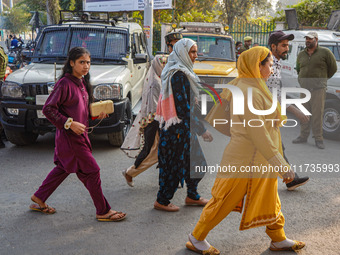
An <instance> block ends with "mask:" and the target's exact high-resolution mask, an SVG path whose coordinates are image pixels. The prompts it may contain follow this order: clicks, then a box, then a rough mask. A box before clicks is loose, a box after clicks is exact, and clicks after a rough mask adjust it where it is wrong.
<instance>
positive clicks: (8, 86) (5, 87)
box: [1, 81, 23, 98]
mask: <svg viewBox="0 0 340 255" xmlns="http://www.w3.org/2000/svg"><path fill="white" fill-rule="evenodd" d="M1 94H2V96H3V97H13V98H22V97H23V92H22V88H21V86H20V85H19V84H17V83H14V82H10V81H5V82H3V83H2V86H1Z"/></svg>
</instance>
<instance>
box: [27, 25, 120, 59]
mask: <svg viewBox="0 0 340 255" xmlns="http://www.w3.org/2000/svg"><path fill="white" fill-rule="evenodd" d="M41 38H42V42H41V43H40V47H39V48H38V49H37V51H36V52H35V55H34V57H37V58H39V59H40V60H39V61H49V60H51V59H53V58H57V59H63V58H65V57H66V56H67V52H68V50H69V49H71V48H73V47H84V48H86V49H88V50H89V51H90V53H91V58H92V59H93V60H96V59H97V60H98V59H100V60H120V59H121V58H122V57H124V56H126V55H127V31H125V30H118V29H116V30H114V29H109V30H107V31H106V33H105V30H104V28H102V29H87V28H71V30H70V33H69V31H68V28H65V29H64V30H50V31H45V32H44V35H43V36H42V37H41Z"/></svg>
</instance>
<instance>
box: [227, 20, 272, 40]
mask: <svg viewBox="0 0 340 255" xmlns="http://www.w3.org/2000/svg"><path fill="white" fill-rule="evenodd" d="M274 29H275V22H273V21H259V20H256V21H251V22H249V21H235V23H234V24H233V27H232V28H231V29H230V30H229V33H230V35H231V36H232V37H233V39H234V41H235V42H237V41H240V42H242V43H243V42H244V37H246V36H251V37H252V38H253V41H252V43H253V44H254V43H258V44H259V45H260V46H268V38H269V34H270V32H273V31H274Z"/></svg>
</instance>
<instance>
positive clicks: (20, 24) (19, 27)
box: [5, 7, 31, 34]
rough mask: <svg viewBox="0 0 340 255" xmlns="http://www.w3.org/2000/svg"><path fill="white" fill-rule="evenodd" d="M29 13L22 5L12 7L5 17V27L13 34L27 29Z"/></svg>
mask: <svg viewBox="0 0 340 255" xmlns="http://www.w3.org/2000/svg"><path fill="white" fill-rule="evenodd" d="M30 18H31V15H30V13H29V12H27V10H25V9H23V8H22V7H13V8H12V9H11V10H10V11H9V13H8V14H7V19H5V27H6V29H8V30H10V31H11V32H12V33H14V34H18V33H20V32H23V31H27V30H28V22H29V21H30Z"/></svg>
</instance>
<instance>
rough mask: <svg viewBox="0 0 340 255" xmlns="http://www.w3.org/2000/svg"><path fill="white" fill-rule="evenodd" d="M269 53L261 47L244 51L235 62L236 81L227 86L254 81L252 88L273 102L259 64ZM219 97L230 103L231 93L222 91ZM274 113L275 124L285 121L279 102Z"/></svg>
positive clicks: (225, 90) (226, 90)
mask: <svg viewBox="0 0 340 255" xmlns="http://www.w3.org/2000/svg"><path fill="white" fill-rule="evenodd" d="M269 53H270V51H269V49H267V48H265V47H261V46H259V47H254V48H251V49H249V50H247V51H244V52H243V53H242V54H241V55H240V57H239V59H238V61H237V70H238V76H237V78H236V79H234V80H232V81H231V82H229V84H232V85H235V86H238V84H239V83H240V82H241V81H242V79H246V80H248V81H249V79H250V78H252V80H253V81H254V82H253V86H254V87H256V88H258V89H260V90H261V92H262V93H263V94H264V95H265V96H266V97H267V98H269V99H270V101H271V102H273V96H272V93H271V92H270V90H269V89H268V87H267V85H266V83H265V80H264V79H263V77H262V76H261V73H260V63H261V62H262V61H263V60H264V59H265V58H266V57H267V56H268V54H269ZM220 96H221V98H224V99H227V100H228V101H230V99H231V92H230V90H228V89H223V91H222V93H221V94H220ZM276 113H277V114H276V119H279V120H280V121H279V122H276V123H279V124H281V122H282V121H283V120H286V119H287V117H286V116H285V115H281V106H280V103H279V102H278V104H277V107H276Z"/></svg>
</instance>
